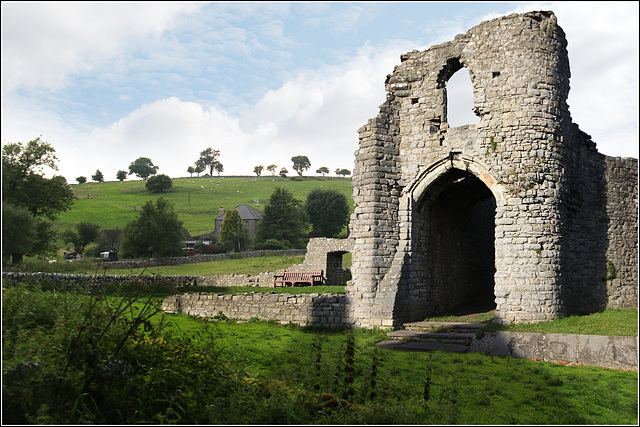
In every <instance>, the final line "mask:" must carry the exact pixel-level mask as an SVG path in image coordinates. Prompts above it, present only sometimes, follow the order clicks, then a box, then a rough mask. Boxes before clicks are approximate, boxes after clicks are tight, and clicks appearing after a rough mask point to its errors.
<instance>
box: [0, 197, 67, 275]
mask: <svg viewBox="0 0 640 427" xmlns="http://www.w3.org/2000/svg"><path fill="white" fill-rule="evenodd" d="M55 238H56V234H55V231H54V229H53V224H52V223H51V221H48V220H46V219H44V218H36V217H34V216H33V215H31V213H30V212H29V210H28V209H27V208H25V207H23V206H16V205H14V204H12V203H9V202H4V201H3V202H2V257H3V263H5V264H6V263H8V262H9V259H10V260H11V264H12V265H19V264H20V263H21V262H22V260H23V257H24V256H25V255H52V254H54V253H55V250H56V248H55Z"/></svg>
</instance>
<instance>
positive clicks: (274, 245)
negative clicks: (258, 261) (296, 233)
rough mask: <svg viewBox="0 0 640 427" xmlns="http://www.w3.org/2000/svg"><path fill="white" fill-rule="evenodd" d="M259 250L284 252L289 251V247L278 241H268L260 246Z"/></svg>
mask: <svg viewBox="0 0 640 427" xmlns="http://www.w3.org/2000/svg"><path fill="white" fill-rule="evenodd" d="M258 249H271V250H283V249H289V246H288V245H287V244H285V243H283V242H281V241H279V240H276V239H268V240H266V241H265V242H264V243H262V244H261V245H259V246H258Z"/></svg>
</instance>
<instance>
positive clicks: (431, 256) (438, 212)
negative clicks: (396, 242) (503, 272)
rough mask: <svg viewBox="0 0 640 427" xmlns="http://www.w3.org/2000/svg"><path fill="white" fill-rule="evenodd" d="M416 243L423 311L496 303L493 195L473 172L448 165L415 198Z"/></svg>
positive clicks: (483, 308) (463, 311) (459, 310)
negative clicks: (419, 197) (418, 199)
mask: <svg viewBox="0 0 640 427" xmlns="http://www.w3.org/2000/svg"><path fill="white" fill-rule="evenodd" d="M419 209H420V213H421V215H420V219H419V221H420V224H419V227H418V229H419V230H420V232H419V233H418V235H417V236H415V238H417V239H418V240H417V241H416V246H417V247H419V248H420V255H419V257H418V258H419V259H420V262H419V264H420V265H418V266H417V267H416V268H417V270H416V277H422V280H421V282H422V283H424V284H425V287H426V289H425V290H424V292H425V294H426V298H425V304H426V307H425V311H426V314H427V315H438V314H468V313H472V312H476V313H477V312H481V311H482V312H484V311H489V310H493V309H495V294H494V285H495V281H494V276H495V212H496V200H495V197H494V196H493V194H492V193H491V191H490V190H489V188H487V186H486V185H485V184H484V183H483V182H482V181H481V180H480V179H478V178H477V177H476V176H474V175H473V174H471V173H469V172H466V171H461V170H457V169H453V170H451V171H450V172H448V173H447V174H445V175H444V176H443V177H441V178H440V179H439V180H437V181H436V182H435V183H434V184H432V185H431V186H430V188H429V189H428V190H427V192H426V194H425V195H424V197H422V200H421V202H420V206H419Z"/></svg>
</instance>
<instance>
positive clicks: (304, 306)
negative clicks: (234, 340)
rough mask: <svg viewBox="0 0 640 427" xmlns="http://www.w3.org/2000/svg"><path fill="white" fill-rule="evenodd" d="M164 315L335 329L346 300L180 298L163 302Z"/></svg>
mask: <svg viewBox="0 0 640 427" xmlns="http://www.w3.org/2000/svg"><path fill="white" fill-rule="evenodd" d="M162 310H163V311H164V312H166V313H181V314H186V315H189V316H198V317H204V318H214V317H216V316H218V315H220V314H223V315H224V316H226V317H228V318H231V319H241V320H250V319H253V318H258V319H261V320H275V321H277V322H280V323H282V324H287V323H296V324H299V325H301V326H317V327H326V328H336V327H342V326H345V321H346V317H345V313H346V298H345V296H344V295H333V294H304V295H297V294H276V293H273V292H270V293H253V292H251V293H243V294H235V295H221V294H182V295H174V296H172V297H169V298H166V299H165V300H164V301H163V304H162Z"/></svg>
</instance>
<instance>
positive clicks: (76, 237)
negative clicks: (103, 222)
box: [62, 222, 100, 254]
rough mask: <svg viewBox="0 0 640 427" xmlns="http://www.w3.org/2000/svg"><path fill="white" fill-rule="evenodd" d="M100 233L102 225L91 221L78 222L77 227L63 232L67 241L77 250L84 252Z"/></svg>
mask: <svg viewBox="0 0 640 427" xmlns="http://www.w3.org/2000/svg"><path fill="white" fill-rule="evenodd" d="M98 234H100V226H99V225H98V224H92V223H90V222H80V223H78V224H76V229H75V231H74V230H67V231H65V232H64V233H63V234H62V237H63V238H64V242H65V243H71V244H72V245H73V248H74V249H75V251H76V252H77V253H79V254H84V249H85V248H86V247H87V245H88V244H89V243H93V242H95V241H96V239H97V238H98Z"/></svg>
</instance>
